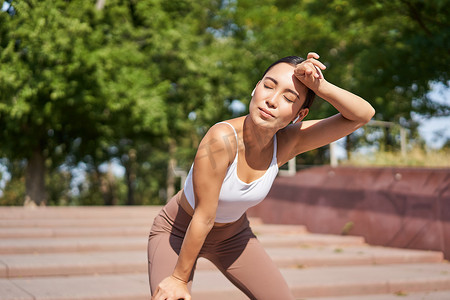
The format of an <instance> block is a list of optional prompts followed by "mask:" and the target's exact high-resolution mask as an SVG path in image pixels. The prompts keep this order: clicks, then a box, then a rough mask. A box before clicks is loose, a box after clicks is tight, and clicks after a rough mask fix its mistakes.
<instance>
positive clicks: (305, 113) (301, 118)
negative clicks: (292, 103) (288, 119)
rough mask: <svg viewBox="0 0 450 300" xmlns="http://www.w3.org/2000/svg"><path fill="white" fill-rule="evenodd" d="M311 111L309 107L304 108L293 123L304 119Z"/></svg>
mask: <svg viewBox="0 0 450 300" xmlns="http://www.w3.org/2000/svg"><path fill="white" fill-rule="evenodd" d="M308 113H309V108H303V109H301V110H300V111H299V112H298V115H297V117H296V118H295V119H294V120H293V121H292V124H295V123H297V122H300V121H302V120H303V119H304V118H305V117H306V116H307V115H308Z"/></svg>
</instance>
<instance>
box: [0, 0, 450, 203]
mask: <svg viewBox="0 0 450 300" xmlns="http://www.w3.org/2000/svg"><path fill="white" fill-rule="evenodd" d="M449 18H450V1H447V0H429V1H419V0H393V1H392V0H391V1H382V0H371V1H366V0H365V1H362V0H348V1H344V0H333V1H330V0H326V1H325V0H304V1H288V0H261V1H257V2H255V1H249V0H223V1H220V0H216V1H211V0H210V1H206V0H171V1H165V0H144V1H137V0H129V1H120V0H97V1H85V0H73V1H65V0H54V1H35V0H28V1H24V0H21V1H19V0H17V1H13V0H7V1H3V3H2V9H1V11H0V134H1V135H0V205H24V204H25V205H148V204H162V203H164V202H165V201H166V199H167V197H170V195H172V194H174V193H175V192H176V190H177V189H179V188H180V186H181V184H182V181H183V178H184V176H185V174H186V171H187V170H188V169H189V167H190V165H191V163H192V159H193V157H194V155H195V149H196V147H197V145H198V143H199V141H200V139H201V137H202V136H203V135H204V134H205V132H206V130H207V129H208V128H209V127H210V126H211V125H213V124H214V123H216V122H218V121H221V120H224V119H227V118H231V117H236V116H240V115H244V114H246V113H247V107H248V103H249V100H250V93H251V91H252V89H253V87H254V86H255V84H256V83H257V82H258V80H259V79H260V77H261V75H262V72H263V71H264V70H265V68H266V67H267V66H268V65H269V64H270V63H271V62H273V61H275V60H277V59H278V58H281V57H283V56H287V55H299V56H303V57H305V56H306V55H307V53H308V52H310V51H314V52H317V53H319V54H320V56H321V61H322V62H324V63H325V64H326V65H327V67H328V68H327V70H326V72H325V74H324V75H325V77H326V78H327V80H329V81H330V82H333V83H335V84H337V85H339V86H341V87H343V88H345V89H349V90H350V91H352V92H354V93H356V94H358V95H360V96H362V97H363V98H365V99H367V100H368V101H369V102H370V103H371V104H372V105H373V106H374V108H375V109H376V111H377V113H376V115H375V117H374V120H373V121H372V122H371V123H370V124H368V125H367V126H365V127H364V128H361V129H360V130H358V131H356V132H355V133H353V134H351V135H350V136H348V137H346V138H344V139H342V140H339V141H338V142H336V143H335V144H333V146H332V147H331V148H332V149H333V150H332V151H330V147H329V146H326V147H323V148H320V149H317V150H314V151H310V152H308V153H305V154H302V155H300V156H298V157H297V159H296V164H297V169H302V168H307V167H310V166H317V165H327V164H330V162H332V163H333V164H334V165H336V164H338V165H344V166H399V167H401V166H409V167H411V166H414V167H433V168H436V167H440V168H442V167H444V168H448V167H449V166H450V142H449V141H450V130H449V127H450V126H449V125H450V90H449V84H450V78H449V66H450V57H449V49H450V22H449ZM335 112H336V111H335V110H334V108H333V107H332V106H331V105H329V104H328V103H326V102H325V101H323V100H321V99H316V102H315V104H314V106H313V108H312V110H311V112H310V114H309V116H308V119H315V118H323V117H327V116H330V115H331V114H333V113H335Z"/></svg>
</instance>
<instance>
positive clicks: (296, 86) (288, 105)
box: [249, 63, 307, 130]
mask: <svg viewBox="0 0 450 300" xmlns="http://www.w3.org/2000/svg"><path fill="white" fill-rule="evenodd" d="M294 69H295V67H293V66H291V65H290V64H287V63H279V64H277V65H275V66H273V67H272V68H271V69H270V70H269V71H268V72H267V73H266V75H265V76H264V77H263V79H261V81H260V82H258V84H257V86H256V88H255V93H254V95H253V97H252V101H251V102H250V106H249V111H250V117H251V118H252V120H253V122H254V123H255V124H257V125H260V126H263V127H265V128H271V129H275V130H280V129H282V128H284V127H286V126H287V125H288V124H289V123H290V122H292V120H293V119H295V118H296V117H297V115H298V113H299V111H300V108H301V107H302V105H303V103H304V102H305V99H306V93H307V88H306V86H305V85H303V84H302V83H301V82H300V81H299V80H298V79H297V78H296V77H295V76H294ZM303 112H305V111H303ZM306 113H307V110H306ZM301 117H302V116H301ZM301 117H300V118H301Z"/></svg>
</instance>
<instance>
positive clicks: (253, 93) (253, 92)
mask: <svg viewBox="0 0 450 300" xmlns="http://www.w3.org/2000/svg"><path fill="white" fill-rule="evenodd" d="M260 82H261V80H260V81H258V83H257V84H256V86H255V88H254V89H253V91H252V97H253V96H254V95H255V90H256V88H257V87H258V85H259V83H260Z"/></svg>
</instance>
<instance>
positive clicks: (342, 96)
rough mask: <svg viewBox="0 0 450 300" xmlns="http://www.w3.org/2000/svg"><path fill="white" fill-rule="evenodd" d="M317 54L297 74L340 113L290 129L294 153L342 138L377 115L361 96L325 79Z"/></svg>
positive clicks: (302, 123) (297, 70)
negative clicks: (293, 141) (293, 142)
mask: <svg viewBox="0 0 450 300" xmlns="http://www.w3.org/2000/svg"><path fill="white" fill-rule="evenodd" d="M318 58H319V56H318V55H317V54H316V53H310V54H308V59H307V60H306V61H305V62H303V63H301V64H300V65H298V66H297V67H296V69H295V71H294V74H295V76H296V77H297V78H298V80H300V81H301V82H302V83H303V84H304V85H306V86H307V87H308V88H310V89H312V90H313V91H314V92H315V93H316V95H318V96H319V97H321V98H322V99H324V100H325V101H327V102H328V103H330V104H331V105H333V106H334V107H335V108H336V109H337V110H338V111H339V113H338V114H336V115H334V116H331V117H329V118H326V119H322V120H313V121H304V122H298V123H296V124H295V125H294V126H288V127H290V128H289V129H288V130H287V132H286V133H287V134H289V135H290V136H292V137H294V140H295V144H294V145H293V147H294V149H293V150H294V151H292V152H291V153H293V154H294V155H297V154H300V153H303V152H305V151H308V150H312V149H315V148H318V147H321V146H324V145H326V144H329V143H331V142H333V141H335V140H338V139H340V138H342V137H344V136H346V135H348V134H350V133H352V132H353V131H355V130H356V129H358V128H360V127H361V126H363V125H364V124H366V123H367V122H369V121H370V119H371V118H372V117H373V115H374V114H375V110H374V109H373V107H372V106H371V105H370V104H369V103H368V102H367V101H365V100H364V99H362V98H361V97H359V96H357V95H355V94H353V93H351V92H349V91H346V90H344V89H342V88H340V87H337V86H335V85H333V84H332V83H330V82H328V81H326V80H325V78H323V76H322V73H321V71H320V70H324V69H325V66H324V65H323V64H322V63H321V62H319V61H318V60H317V59H318Z"/></svg>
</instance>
